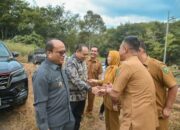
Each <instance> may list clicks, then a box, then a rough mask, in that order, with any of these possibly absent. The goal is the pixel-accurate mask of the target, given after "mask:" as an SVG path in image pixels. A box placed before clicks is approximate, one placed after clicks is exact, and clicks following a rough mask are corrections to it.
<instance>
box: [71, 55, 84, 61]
mask: <svg viewBox="0 0 180 130" xmlns="http://www.w3.org/2000/svg"><path fill="white" fill-rule="evenodd" d="M73 57H74V58H75V59H76V60H77V61H78V62H79V63H82V62H83V61H81V60H80V59H79V58H78V57H77V56H76V54H73Z"/></svg>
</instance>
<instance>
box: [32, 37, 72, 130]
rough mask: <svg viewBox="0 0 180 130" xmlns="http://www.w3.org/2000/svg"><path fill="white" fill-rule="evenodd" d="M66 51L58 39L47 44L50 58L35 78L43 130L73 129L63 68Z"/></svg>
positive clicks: (34, 89) (39, 121)
mask: <svg viewBox="0 0 180 130" xmlns="http://www.w3.org/2000/svg"><path fill="white" fill-rule="evenodd" d="M65 52H66V48H65V46H64V43H63V42H62V41H60V40H58V39H51V40H49V41H47V43H46V54H47V59H46V60H45V61H44V62H43V63H42V64H41V65H40V67H39V68H38V70H37V71H36V72H35V73H34V75H33V92H34V107H35V112H36V120H37V126H38V128H39V129H40V130H72V129H73V128H74V117H73V114H72V111H71V107H70V103H69V88H68V82H67V77H66V74H65V71H64V70H63V68H62V64H63V63H64V57H65Z"/></svg>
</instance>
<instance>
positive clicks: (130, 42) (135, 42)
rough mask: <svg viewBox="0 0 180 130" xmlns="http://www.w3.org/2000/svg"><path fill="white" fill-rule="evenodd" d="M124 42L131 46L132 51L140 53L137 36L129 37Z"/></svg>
mask: <svg viewBox="0 0 180 130" xmlns="http://www.w3.org/2000/svg"><path fill="white" fill-rule="evenodd" d="M123 42H125V43H127V44H128V45H129V46H130V49H133V50H135V51H139V47H140V41H139V40H138V38H137V37H136V36H127V37H125V38H124V40H123Z"/></svg>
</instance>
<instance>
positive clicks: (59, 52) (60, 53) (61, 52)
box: [55, 50, 66, 56]
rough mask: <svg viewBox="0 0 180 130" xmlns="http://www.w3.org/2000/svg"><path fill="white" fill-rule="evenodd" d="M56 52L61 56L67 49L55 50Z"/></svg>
mask: <svg viewBox="0 0 180 130" xmlns="http://www.w3.org/2000/svg"><path fill="white" fill-rule="evenodd" d="M55 53H58V54H59V55H60V56H63V55H64V54H65V53H66V50H63V51H55Z"/></svg>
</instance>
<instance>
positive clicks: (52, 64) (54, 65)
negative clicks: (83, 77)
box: [45, 59, 61, 70]
mask: <svg viewBox="0 0 180 130" xmlns="http://www.w3.org/2000/svg"><path fill="white" fill-rule="evenodd" d="M45 62H46V63H47V64H48V65H49V66H50V67H51V68H52V69H53V70H58V69H61V66H60V65H57V64H55V63H53V62H52V61H50V60H48V59H46V60H45Z"/></svg>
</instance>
